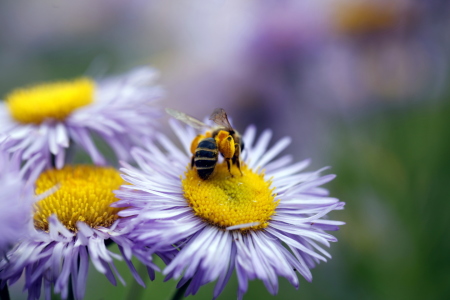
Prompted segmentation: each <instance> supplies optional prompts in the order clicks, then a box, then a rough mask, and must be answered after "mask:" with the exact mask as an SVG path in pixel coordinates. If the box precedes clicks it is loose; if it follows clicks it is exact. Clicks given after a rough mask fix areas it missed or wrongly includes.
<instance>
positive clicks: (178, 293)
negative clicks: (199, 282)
mask: <svg viewBox="0 0 450 300" xmlns="http://www.w3.org/2000/svg"><path fill="white" fill-rule="evenodd" d="M190 283H191V279H189V280H188V281H186V283H185V284H183V285H182V286H181V287H180V288H179V289H177V291H176V292H175V294H174V295H173V297H172V300H181V299H183V298H184V293H185V292H186V290H187V288H188V286H189V284H190Z"/></svg>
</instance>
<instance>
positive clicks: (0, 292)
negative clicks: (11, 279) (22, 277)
mask: <svg viewBox="0 0 450 300" xmlns="http://www.w3.org/2000/svg"><path fill="white" fill-rule="evenodd" d="M0 299H1V300H10V299H11V298H10V297H9V290H8V284H7V283H6V282H5V286H4V287H2V288H0Z"/></svg>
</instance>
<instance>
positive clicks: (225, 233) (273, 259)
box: [115, 122, 345, 299]
mask: <svg viewBox="0 0 450 300" xmlns="http://www.w3.org/2000/svg"><path fill="white" fill-rule="evenodd" d="M170 124H171V127H172V129H173V130H174V132H175V133H176V134H177V136H178V138H179V139H180V141H181V144H182V146H183V150H180V149H179V148H178V147H177V146H175V144H173V143H172V142H171V141H170V140H169V139H168V138H166V137H165V136H164V135H158V136H157V138H156V140H157V141H158V142H159V143H160V145H162V149H163V150H162V149H161V148H159V147H157V146H155V145H153V144H148V145H147V149H146V150H142V149H134V150H133V151H132V156H133V157H134V159H135V160H136V161H137V163H138V166H139V168H136V167H133V166H131V165H128V164H125V163H124V164H123V165H124V168H123V169H121V171H122V172H123V173H124V175H123V176H122V177H123V178H124V180H125V181H127V182H129V183H130V184H131V185H123V186H122V187H121V190H119V191H117V192H116V195H117V196H118V198H119V199H121V200H120V201H118V202H116V203H115V205H118V206H122V207H126V209H124V210H122V211H121V212H120V213H119V215H121V216H126V217H129V216H136V217H137V218H136V220H139V224H138V225H137V226H136V228H135V229H134V230H133V232H130V238H132V239H134V240H136V241H137V242H138V243H142V244H144V245H145V244H149V245H152V246H153V247H155V249H158V248H159V247H162V248H163V249H166V248H167V247H170V246H171V245H176V247H177V248H178V249H179V252H178V254H177V256H176V257H175V258H174V259H173V260H172V261H171V262H170V263H169V264H168V265H167V267H166V268H165V269H164V271H163V274H165V275H167V279H170V278H180V277H181V280H180V282H179V283H178V287H181V286H183V285H184V284H187V285H188V287H187V290H186V295H189V294H195V293H196V292H197V291H198V289H199V288H200V287H201V286H202V285H204V284H206V283H209V282H213V281H217V284H216V287H215V290H214V298H216V297H217V296H219V294H220V293H221V292H222V290H223V289H224V287H225V285H226V283H227V282H228V280H229V279H230V276H231V275H232V273H233V272H234V271H236V274H237V277H238V282H239V290H238V298H239V299H241V298H242V297H243V295H244V294H245V293H246V291H247V288H248V281H249V280H253V279H260V280H262V281H263V282H264V284H265V286H266V287H267V289H268V291H269V292H270V293H271V294H276V293H277V290H278V276H282V277H285V278H287V280H289V282H290V283H291V284H292V285H293V286H294V287H296V288H298V286H299V280H298V277H297V274H296V273H297V272H298V273H300V274H301V275H302V276H303V277H304V278H305V279H306V280H308V281H311V280H312V275H311V271H310V269H311V268H313V267H314V266H315V265H316V264H317V263H319V262H320V261H326V259H327V258H331V256H330V254H329V253H328V252H327V251H326V250H325V249H324V248H323V246H325V247H328V246H329V245H330V242H335V241H336V238H335V237H333V236H332V235H330V234H328V233H326V232H325V231H326V230H338V229H339V226H340V225H343V224H344V223H343V222H340V221H333V220H329V219H328V218H327V217H326V215H327V214H328V213H329V212H331V211H333V210H340V209H343V207H344V204H345V203H343V202H340V201H339V200H338V199H336V198H333V197H330V196H328V191H327V190H326V189H324V188H322V187H321V185H323V184H325V183H327V182H329V181H331V180H332V179H333V178H334V177H335V175H324V176H322V175H321V172H322V171H323V170H324V169H326V168H324V169H321V170H318V171H314V172H302V171H303V170H304V169H305V168H306V167H307V166H308V165H309V160H305V161H301V162H297V163H293V162H292V157H291V156H289V155H288V156H282V157H280V158H276V156H277V155H278V154H279V153H280V152H281V151H282V150H283V149H285V148H286V147H287V145H288V144H289V143H290V138H287V137H286V138H283V139H281V140H280V141H278V142H277V143H276V144H275V145H274V146H273V147H268V145H269V142H270V139H271V131H270V130H266V131H264V132H263V133H262V134H261V136H260V137H259V138H258V139H257V141H255V138H256V129H255V127H253V126H251V127H249V128H248V129H247V130H246V131H245V133H244V134H243V136H242V140H243V143H244V144H245V150H244V151H243V153H242V156H243V157H242V163H241V167H240V171H241V172H242V175H241V174H240V172H239V169H238V167H237V165H236V164H234V163H233V164H232V166H231V169H230V170H228V168H227V164H225V162H223V160H222V159H220V158H219V162H218V163H217V164H216V166H215V169H214V171H213V174H212V175H211V176H210V177H209V178H208V179H206V180H203V179H201V178H200V177H199V175H198V170H196V167H194V168H192V167H191V156H192V154H191V151H192V150H191V149H192V148H191V142H192V141H193V140H194V138H195V137H196V133H195V131H194V129H192V128H190V127H185V126H181V125H180V124H179V123H177V122H171V123H170ZM198 147H200V146H198ZM197 151H199V148H197Z"/></svg>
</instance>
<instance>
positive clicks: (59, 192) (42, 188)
mask: <svg viewBox="0 0 450 300" xmlns="http://www.w3.org/2000/svg"><path fill="white" fill-rule="evenodd" d="M121 184H123V180H122V178H121V177H120V175H119V173H118V172H117V171H116V170H115V169H113V168H106V167H96V166H88V165H81V166H65V167H64V168H63V169H60V170H56V169H52V170H47V171H45V172H44V173H42V174H41V175H40V176H39V178H38V179H37V181H36V194H37V195H39V194H42V193H47V192H48V191H51V190H52V189H55V190H56V191H55V192H50V193H49V195H48V196H47V197H45V198H44V199H42V200H40V201H39V202H37V203H36V204H35V214H34V226H35V227H36V228H38V229H41V230H44V231H48V228H49V223H48V218H49V217H50V216H51V215H53V214H55V215H56V216H57V218H58V220H59V221H60V222H61V223H62V224H63V225H64V226H65V227H66V228H67V229H69V230H70V231H72V232H76V231H77V230H78V227H77V222H78V221H82V222H84V223H85V224H87V225H88V226H89V227H91V228H97V227H110V226H111V225H112V224H113V223H114V221H116V220H117V219H118V215H117V213H118V212H119V210H120V209H119V208H113V207H110V205H111V203H113V202H115V201H117V198H116V197H115V195H114V194H113V190H116V189H118V188H119V187H120V185H121Z"/></svg>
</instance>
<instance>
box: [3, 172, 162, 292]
mask: <svg viewBox="0 0 450 300" xmlns="http://www.w3.org/2000/svg"><path fill="white" fill-rule="evenodd" d="M122 183H123V180H122V179H121V178H120V174H119V172H118V171H116V170H115V169H113V168H106V167H98V166H88V165H81V166H69V165H66V166H65V167H63V168H62V169H59V170H57V169H49V170H47V171H45V172H43V173H42V174H40V176H39V177H38V179H37V180H36V183H35V185H36V190H35V192H36V194H38V195H42V193H44V194H45V196H44V197H42V196H41V200H39V201H37V202H36V203H35V204H34V215H33V217H32V221H31V222H29V223H28V228H27V232H26V237H25V238H23V239H22V240H21V241H20V242H19V243H18V244H17V245H16V247H15V248H14V249H12V250H11V251H10V252H9V253H8V254H7V256H6V258H4V259H3V260H1V261H0V281H1V282H2V284H4V283H6V282H7V283H8V284H10V285H11V284H14V283H15V282H16V281H17V280H18V279H19V278H20V277H21V276H22V275H24V276H25V286H24V289H25V290H28V298H29V299H39V297H40V294H41V287H42V286H43V288H44V292H45V295H46V298H47V299H50V297H51V292H52V287H53V291H54V292H55V293H60V294H61V297H62V298H63V299H66V298H67V297H68V293H69V280H71V283H72V287H73V296H74V298H75V299H82V298H83V297H84V294H85V287H86V280H87V274H88V268H89V262H92V264H93V265H94V267H95V269H96V270H97V271H99V272H101V273H103V274H105V276H106V277H107V278H108V280H109V281H110V282H111V283H112V284H114V285H116V277H117V278H118V279H119V280H120V281H121V282H122V283H123V284H124V281H123V279H122V277H121V276H120V274H119V273H118V272H117V269H116V267H115V265H114V262H113V260H114V259H116V260H121V259H124V260H125V262H126V263H127V265H128V267H129V268H130V270H131V272H132V274H133V277H134V278H135V279H136V281H137V282H138V283H139V284H140V285H142V286H145V285H144V282H143V281H142V279H141V278H140V276H139V275H138V273H137V271H136V269H135V267H134V266H133V264H132V262H131V258H132V255H135V256H136V257H137V258H138V259H139V260H141V261H142V262H143V263H145V265H146V266H147V268H148V270H149V274H150V277H152V276H154V270H157V269H158V267H157V266H156V265H154V264H153V263H152V257H151V254H150V253H149V250H148V249H146V248H144V247H140V246H139V245H135V244H134V243H132V242H131V241H130V239H129V238H128V237H127V236H126V234H127V233H129V232H130V230H132V227H131V223H130V220H129V219H127V218H119V216H118V215H117V212H118V211H119V210H120V209H118V208H112V207H110V205H111V203H113V202H114V201H116V200H117V199H116V197H115V196H114V194H113V190H114V189H117V188H119V186H120V185H121V184H122ZM49 190H51V192H50V193H49V192H48V191H49ZM68 208H70V209H68ZM108 240H111V241H113V242H115V243H116V244H117V245H118V247H119V249H120V252H121V255H118V254H115V253H113V252H111V251H109V250H108V249H107V247H106V245H105V243H106V241H108ZM160 256H161V257H162V258H163V260H165V261H166V262H167V261H168V259H169V254H164V253H162V254H160Z"/></svg>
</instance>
